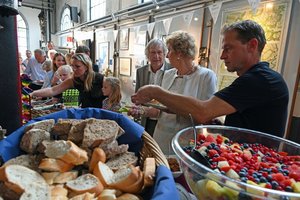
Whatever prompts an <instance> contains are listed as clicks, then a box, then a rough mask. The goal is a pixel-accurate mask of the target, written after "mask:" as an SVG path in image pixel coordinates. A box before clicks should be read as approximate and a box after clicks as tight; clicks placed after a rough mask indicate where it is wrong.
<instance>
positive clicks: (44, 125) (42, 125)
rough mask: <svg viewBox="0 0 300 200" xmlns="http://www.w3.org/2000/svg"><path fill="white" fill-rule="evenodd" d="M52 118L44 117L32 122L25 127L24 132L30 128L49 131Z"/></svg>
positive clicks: (52, 123) (52, 121)
mask: <svg viewBox="0 0 300 200" xmlns="http://www.w3.org/2000/svg"><path fill="white" fill-rule="evenodd" d="M54 123H55V121H54V119H46V120H42V121H38V122H34V123H32V124H29V125H27V126H26V127H25V129H24V132H27V131H29V130H30V129H32V128H36V129H42V130H45V131H48V132H51V129H52V127H53V126H54Z"/></svg>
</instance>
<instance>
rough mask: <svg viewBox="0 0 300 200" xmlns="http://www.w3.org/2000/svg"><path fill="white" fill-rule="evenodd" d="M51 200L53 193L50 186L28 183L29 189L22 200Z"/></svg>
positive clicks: (22, 196)
mask: <svg viewBox="0 0 300 200" xmlns="http://www.w3.org/2000/svg"><path fill="white" fill-rule="evenodd" d="M41 199H45V200H50V199H51V191H50V188H49V186H48V184H40V183H36V182H30V183H28V187H27V188H26V190H25V192H24V193H23V194H22V195H21V197H20V200H41Z"/></svg>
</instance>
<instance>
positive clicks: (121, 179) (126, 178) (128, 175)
mask: <svg viewBox="0 0 300 200" xmlns="http://www.w3.org/2000/svg"><path fill="white" fill-rule="evenodd" d="M140 173H141V170H140V168H139V167H134V166H129V167H126V168H122V169H119V170H118V171H116V172H115V174H114V176H113V179H112V181H113V182H112V183H110V184H109V186H111V187H112V188H116V189H119V190H122V191H124V189H125V187H128V186H130V185H133V184H134V183H136V182H137V181H138V179H139V178H140V176H141V175H140Z"/></svg>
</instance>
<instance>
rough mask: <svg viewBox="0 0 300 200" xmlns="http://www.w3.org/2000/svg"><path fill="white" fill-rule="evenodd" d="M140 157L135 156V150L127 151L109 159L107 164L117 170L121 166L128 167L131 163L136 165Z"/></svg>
mask: <svg viewBox="0 0 300 200" xmlns="http://www.w3.org/2000/svg"><path fill="white" fill-rule="evenodd" d="M137 161H138V158H137V157H136V156H135V154H134V153H133V152H126V153H122V154H119V155H117V156H115V157H113V158H111V159H109V160H108V161H107V162H106V164H107V166H109V167H110V168H111V169H112V170H113V171H117V170H119V169H121V168H124V167H128V166H130V165H134V166H135V165H136V164H137Z"/></svg>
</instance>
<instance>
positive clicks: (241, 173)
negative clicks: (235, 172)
mask: <svg viewBox="0 0 300 200" xmlns="http://www.w3.org/2000/svg"><path fill="white" fill-rule="evenodd" d="M247 174H248V173H247V172H243V171H240V172H239V176H240V177H246V176H247Z"/></svg>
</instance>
